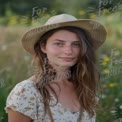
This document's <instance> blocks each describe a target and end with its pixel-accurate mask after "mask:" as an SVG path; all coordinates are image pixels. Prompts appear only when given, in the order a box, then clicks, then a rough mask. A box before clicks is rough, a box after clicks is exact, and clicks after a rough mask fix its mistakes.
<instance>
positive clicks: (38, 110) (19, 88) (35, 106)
mask: <svg viewBox="0 0 122 122" xmlns="http://www.w3.org/2000/svg"><path fill="white" fill-rule="evenodd" d="M55 102H56V98H55V97H54V96H51V103H50V109H51V112H52V115H53V119H54V121H55V122H77V118H78V116H79V112H76V113H72V112H71V111H69V110H67V109H66V108H64V107H63V106H62V105H61V104H60V103H57V104H56V105H55V106H51V105H52V103H53V105H54V104H55ZM7 107H9V108H12V109H13V110H15V111H18V112H20V113H22V114H24V115H26V116H29V117H30V118H32V120H33V122H50V117H49V114H46V118H45V120H44V121H43V117H44V105H43V102H42V96H41V94H40V93H39V91H38V89H37V87H36V85H35V83H34V82H33V81H32V80H30V79H27V80H24V81H22V82H20V83H18V84H17V85H16V86H15V87H14V88H13V90H12V91H11V92H10V94H9V96H8V98H7V101H6V107H5V110H6V112H7ZM82 122H95V116H93V117H92V118H89V115H88V113H87V112H84V113H83V118H82Z"/></svg>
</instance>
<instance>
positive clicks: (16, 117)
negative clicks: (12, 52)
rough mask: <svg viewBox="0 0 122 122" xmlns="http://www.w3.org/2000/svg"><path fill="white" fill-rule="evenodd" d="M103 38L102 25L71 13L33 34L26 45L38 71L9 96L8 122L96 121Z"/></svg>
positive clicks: (51, 21) (53, 19) (23, 42)
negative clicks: (99, 51)
mask: <svg viewBox="0 0 122 122" xmlns="http://www.w3.org/2000/svg"><path fill="white" fill-rule="evenodd" d="M96 25H97V26H96ZM105 39H106V31H105V29H104V27H103V25H101V24H100V23H99V22H97V21H95V20H90V19H76V18H75V17H73V16H71V15H68V14H61V15H56V16H53V17H51V18H49V20H48V21H47V22H46V24H45V25H43V26H41V27H38V28H34V29H32V30H29V31H28V32H27V33H26V34H25V35H24V36H23V38H22V44H23V47H24V48H25V49H26V51H28V52H29V53H30V54H31V55H32V56H33V57H34V61H35V62H36V64H37V65H36V66H37V70H36V72H35V74H34V75H33V76H32V77H30V78H29V79H26V80H24V81H22V82H20V83H18V84H17V85H16V86H15V87H14V89H13V90H12V91H11V93H10V94H9V96H8V98H7V105H6V111H7V112H8V121H9V122H95V106H96V104H97V97H96V92H97V85H98V81H99V73H98V70H97V67H96V56H95V52H96V49H97V48H98V47H100V46H101V45H102V43H103V42H104V41H105Z"/></svg>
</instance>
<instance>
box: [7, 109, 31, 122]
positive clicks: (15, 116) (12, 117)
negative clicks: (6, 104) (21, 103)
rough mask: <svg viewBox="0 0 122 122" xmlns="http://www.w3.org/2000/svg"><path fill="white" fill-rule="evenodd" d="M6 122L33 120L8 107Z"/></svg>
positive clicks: (27, 121)
mask: <svg viewBox="0 0 122 122" xmlns="http://www.w3.org/2000/svg"><path fill="white" fill-rule="evenodd" d="M8 122H33V121H32V119H31V118H30V117H28V116H25V115H24V114H21V113H20V112H17V111H14V110H12V109H10V108H8Z"/></svg>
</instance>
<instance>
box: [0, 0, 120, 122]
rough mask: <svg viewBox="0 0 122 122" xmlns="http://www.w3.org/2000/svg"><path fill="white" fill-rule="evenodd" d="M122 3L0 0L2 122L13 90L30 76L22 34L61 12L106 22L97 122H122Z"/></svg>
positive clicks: (99, 52)
mask: <svg viewBox="0 0 122 122" xmlns="http://www.w3.org/2000/svg"><path fill="white" fill-rule="evenodd" d="M121 3H122V1H121V0H69V1H66V0H21V1H19V0H0V122H7V114H6V113H5V110H4V107H5V104H6V98H7V95H8V94H9V93H10V91H11V89H12V88H13V87H14V86H15V84H17V83H18V82H21V81H22V80H24V79H26V78H28V77H30V70H31V69H30V63H31V59H32V57H31V56H30V55H29V54H28V53H27V52H25V50H24V49H23V48H22V45H21V42H20V39H21V37H22V35H23V34H24V33H25V32H26V31H27V30H28V29H30V28H33V27H37V26H41V25H42V24H44V23H45V21H46V20H47V19H48V18H49V17H50V16H53V15H56V14H61V13H68V14H72V15H74V16H76V17H77V18H82V19H86V18H87V19H96V20H98V21H100V22H101V23H103V24H104V25H105V27H106V30H107V33H108V35H107V40H106V42H105V43H104V44H103V45H102V47H101V48H100V49H98V50H97V55H98V67H99V71H100V75H101V77H100V81H99V82H100V87H101V91H100V93H98V96H99V98H100V100H99V102H100V104H99V105H98V107H97V110H96V112H97V119H96V122H122V5H121ZM97 26H98V25H95V27H97Z"/></svg>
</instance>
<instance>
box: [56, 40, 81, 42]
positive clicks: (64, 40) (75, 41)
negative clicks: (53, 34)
mask: <svg viewBox="0 0 122 122" xmlns="http://www.w3.org/2000/svg"><path fill="white" fill-rule="evenodd" d="M54 41H59V42H66V41H65V40H61V39H55V40H54ZM72 42H80V41H72Z"/></svg>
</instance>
